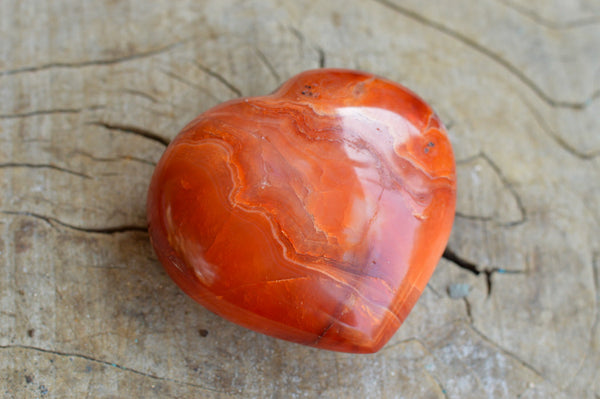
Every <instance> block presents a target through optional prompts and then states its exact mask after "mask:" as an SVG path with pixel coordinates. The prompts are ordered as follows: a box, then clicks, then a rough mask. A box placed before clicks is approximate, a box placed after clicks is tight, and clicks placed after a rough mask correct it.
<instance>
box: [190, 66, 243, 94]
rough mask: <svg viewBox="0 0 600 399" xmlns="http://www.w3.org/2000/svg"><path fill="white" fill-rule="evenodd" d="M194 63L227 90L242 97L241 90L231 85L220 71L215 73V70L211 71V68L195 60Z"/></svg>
mask: <svg viewBox="0 0 600 399" xmlns="http://www.w3.org/2000/svg"><path fill="white" fill-rule="evenodd" d="M194 65H195V66H196V67H197V68H198V69H200V70H201V71H202V72H204V73H206V74H207V75H209V76H212V77H213V78H215V79H217V80H218V81H219V82H221V83H222V84H223V85H224V86H225V87H227V88H228V89H229V90H231V91H232V92H234V93H235V94H236V95H237V96H238V97H243V94H242V91H241V90H240V89H238V88H237V87H235V86H234V85H233V83H231V82H230V81H229V80H227V79H225V77H224V76H223V75H221V74H220V73H217V72H215V71H213V70H212V69H210V68H208V67H206V66H204V65H202V64H199V63H197V62H195V63H194Z"/></svg>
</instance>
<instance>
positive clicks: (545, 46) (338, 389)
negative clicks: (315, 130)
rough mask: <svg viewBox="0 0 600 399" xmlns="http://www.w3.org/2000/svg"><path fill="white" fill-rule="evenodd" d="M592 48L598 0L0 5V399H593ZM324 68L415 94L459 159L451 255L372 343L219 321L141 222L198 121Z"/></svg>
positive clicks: (597, 198)
mask: <svg viewBox="0 0 600 399" xmlns="http://www.w3.org/2000/svg"><path fill="white" fill-rule="evenodd" d="M598 43H600V3H598V2H595V1H592V0H574V1H569V2H543V1H541V0H536V1H526V0H482V1H477V2H474V1H467V0H458V1H453V2H444V1H441V0H439V1H432V2H426V4H425V3H424V2H420V1H417V0H405V1H401V0H368V1H359V0H351V1H342V0H334V1H319V0H312V1H311V0H301V1H294V2H280V1H276V0H264V1H258V0H255V1H233V0H225V1H221V0H205V1H200V2H199V1H192V0H189V1H177V2H169V1H157V2H144V1H141V0H131V1H108V0H107V1H98V2H80V1H74V0H60V1H52V2H44V1H27V2H25V1H18V0H3V1H2V2H0V192H1V193H2V194H0V375H2V376H3V377H5V378H0V396H3V397H7V398H23V397H85V396H86V395H87V396H88V397H100V398H109V397H111V398H112V397H148V398H152V397H156V398H164V397H177V398H195V397H209V398H210V397H214V398H229V397H323V398H338V397H357V398H359V397H360V398H362V397H377V398H380V397H381V398H444V397H447V398H482V397H490V398H502V397H506V398H513V397H521V398H538V397H544V398H547V397H557V398H560V397H577V398H590V399H593V398H598V397H599V396H600V374H599V371H598V370H600V329H599V328H598V320H599V317H600V316H599V310H598V309H599V308H598V304H599V302H600V298H599V297H600V291H599V285H600V270H599V269H600V239H599V238H598V237H600V134H599V132H600V117H599V115H600V67H599V65H600V47H599V46H598ZM322 66H327V67H344V68H356V69H363V70H367V71H369V72H372V73H376V74H380V75H383V76H386V77H388V78H390V79H393V80H396V81H398V82H400V83H402V84H404V85H406V86H408V87H410V88H412V89H413V90H414V91H416V92H417V93H419V94H420V95H421V96H422V97H423V98H424V99H425V100H426V101H428V102H429V103H430V104H432V105H433V106H434V108H435V109H436V111H437V112H438V114H440V116H441V117H442V119H443V120H444V121H445V123H446V124H447V125H448V127H449V132H450V136H451V140H452V143H453V145H454V148H455V152H456V156H457V159H458V164H457V167H458V176H459V184H458V185H459V189H458V214H457V219H456V222H455V225H454V230H453V233H452V237H451V239H450V244H449V249H448V251H447V252H446V257H445V259H442V261H441V262H440V264H439V266H438V269H437V271H436V273H435V275H434V277H433V279H432V280H431V282H430V284H429V285H428V289H427V290H426V291H425V293H424V295H423V296H422V298H421V299H420V301H419V302H418V304H417V306H416V307H415V309H414V311H413V312H412V313H411V315H410V317H409V318H408V319H407V321H406V322H405V324H404V326H402V327H401V329H400V330H399V331H398V333H397V334H396V336H395V337H394V338H393V339H392V341H391V342H390V343H389V344H388V345H387V346H386V347H385V348H384V349H383V350H382V351H381V352H379V353H378V354H374V355H365V356H356V355H354V356H353V355H345V354H339V353H331V352H325V351H318V350H315V349H310V348H305V347H301V346H298V345H294V344H290V343H286V342H281V341H277V340H274V339H271V338H268V337H264V336H261V335H259V334H255V333H253V332H250V331H247V330H244V329H242V328H240V327H237V326H235V325H233V324H231V323H229V322H226V321H224V320H222V319H220V318H218V317H216V316H214V315H213V314H211V313H209V312H208V311H206V310H204V309H203V308H201V307H200V306H198V305H197V304H195V303H194V302H193V301H192V300H191V299H189V298H187V297H186V296H185V295H184V294H183V293H182V292H180V290H179V289H178V288H177V287H176V286H175V285H174V284H173V283H172V282H171V281H170V280H169V278H168V277H167V276H166V274H165V273H164V272H163V270H162V268H161V267H160V265H159V264H158V262H157V260H156V257H155V255H154V254H153V252H152V250H151V247H150V245H149V242H148V235H147V233H146V231H145V227H146V221H145V196H146V190H147V186H148V183H149V180H150V175H151V173H152V170H153V167H154V165H155V163H156V162H157V160H158V159H159V157H160V155H161V153H162V152H163V151H164V149H165V145H166V144H167V143H168V142H169V141H170V140H171V139H172V138H173V137H174V135H175V134H176V133H177V132H178V131H179V130H180V129H181V127H182V126H184V125H185V124H186V123H187V122H188V121H189V120H191V119H192V118H193V117H194V116H196V115H197V114H198V113H200V112H202V111H204V110H206V109H208V108H209V107H211V106H213V105H216V104H217V103H219V102H221V101H224V100H227V99H230V98H234V97H238V96H240V95H244V96H252V95H261V94H265V93H268V92H271V91H272V90H274V89H275V88H276V87H277V86H278V85H279V84H280V83H281V82H283V81H285V80H286V79H288V78H289V77H291V76H293V75H295V74H296V73H298V72H300V71H302V70H306V69H310V68H317V67H322ZM175 310H176V311H175Z"/></svg>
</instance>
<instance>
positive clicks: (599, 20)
mask: <svg viewBox="0 0 600 399" xmlns="http://www.w3.org/2000/svg"><path fill="white" fill-rule="evenodd" d="M496 1H498V2H499V3H502V4H503V5H505V6H506V7H508V8H510V9H512V10H514V11H516V12H517V13H519V14H521V15H522V16H524V17H526V18H528V19H530V20H531V21H533V22H535V23H537V24H538V25H541V26H543V27H545V28H547V29H551V30H565V29H574V28H584V27H587V26H592V25H597V24H600V15H592V16H589V17H585V18H579V19H575V20H572V21H568V22H563V23H560V22H555V21H551V20H549V19H547V18H544V17H542V16H540V15H539V14H537V13H536V12H534V11H532V10H529V9H527V8H526V7H523V6H521V5H519V4H517V3H514V2H512V1H509V0H496Z"/></svg>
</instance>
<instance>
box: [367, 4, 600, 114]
mask: <svg viewBox="0 0 600 399" xmlns="http://www.w3.org/2000/svg"><path fill="white" fill-rule="evenodd" d="M373 1H375V2H377V3H379V4H381V5H383V6H384V7H387V8H389V9H390V10H393V11H396V12H398V13H400V14H402V15H404V16H405V17H407V18H410V19H412V20H414V21H417V22H419V23H421V24H423V25H426V26H429V27H430V28H432V29H435V30H437V31H438V32H440V33H443V34H445V35H447V36H449V37H451V38H454V39H456V40H458V41H459V42H461V43H463V44H464V45H466V46H468V47H470V48H472V49H473V50H475V51H477V52H478V53H480V54H482V55H484V56H486V57H487V58H489V59H491V60H492V61H494V62H495V63H496V64H498V65H500V66H502V67H503V68H504V69H505V70H507V71H508V72H509V73H510V74H512V75H513V76H515V77H516V78H517V79H518V80H520V81H521V83H523V84H524V85H525V86H527V87H528V88H529V89H530V90H531V91H532V92H534V93H535V94H536V95H537V96H538V97H539V98H540V99H541V100H543V101H544V102H545V103H547V104H548V105H550V106H552V107H556V108H570V109H575V110H582V109H585V108H586V107H588V106H589V105H590V104H591V103H592V102H594V101H595V100H597V99H598V98H600V89H596V90H595V91H594V92H593V93H592V94H591V95H590V96H589V97H588V98H587V99H585V100H584V101H581V102H571V101H561V100H555V99H554V98H552V97H550V96H549V95H548V94H546V92H545V91H544V90H542V88H541V87H539V86H538V85H537V84H536V83H535V82H534V81H533V80H532V79H531V78H529V77H528V76H527V75H526V74H525V73H523V72H522V71H521V70H519V69H518V68H517V67H516V66H514V65H513V64H511V63H510V62H508V61H507V60H505V59H504V58H502V57H500V56H499V55H498V54H496V53H494V52H493V51H492V50H490V49H488V48H487V47H485V46H483V45H481V44H479V43H478V42H477V41H475V40H473V39H471V38H470V37H468V36H465V35H463V34H462V33H459V32H457V31H454V30H452V29H450V28H448V27H447V26H445V25H443V24H440V23H438V22H435V21H432V20H430V19H427V18H425V17H424V16H423V15H421V14H419V13H417V12H415V11H413V10H410V9H408V8H405V7H402V6H400V5H399V4H396V3H394V2H392V1H389V0H373Z"/></svg>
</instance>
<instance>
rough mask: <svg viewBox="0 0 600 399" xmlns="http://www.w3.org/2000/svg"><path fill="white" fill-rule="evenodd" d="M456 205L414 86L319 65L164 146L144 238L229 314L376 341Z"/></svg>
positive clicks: (325, 336) (375, 346)
mask: <svg viewBox="0 0 600 399" xmlns="http://www.w3.org/2000/svg"><path fill="white" fill-rule="evenodd" d="M455 202H456V179H455V166H454V157H453V154H452V149H451V146H450V142H449V141H448V137H447V135H446V132H445V130H444V127H443V125H442V123H441V122H440V120H439V119H438V117H437V116H436V115H435V114H434V112H433V111H432V109H431V108H430V107H429V106H428V105H427V104H426V103H425V102H424V101H423V100H421V99H420V98H418V97H417V96H416V95H415V94H413V93H412V92H410V91H409V90H407V89H406V88H404V87H402V86H400V85H398V84H396V83H394V82H391V81H389V80H386V79H383V78H380V77H377V76H374V75H371V74H367V73H364V72H358V71H350V70H340V69H320V70H314V71H308V72H304V73H301V74H300V75H297V76H296V77H294V78H292V79H290V80H289V81H287V82H286V83H285V84H283V86H281V87H280V88H279V89H278V90H277V91H275V92H274V93H273V94H271V95H268V96H263V97H253V98H242V99H237V100H233V101H229V102H226V103H223V104H221V105H218V106H216V107H215V108H212V109H210V110H208V111H206V112H205V113H203V114H201V115H200V116H198V117H197V118H196V119H195V120H194V121H192V122H191V123H190V124H189V125H188V126H187V127H185V128H184V129H183V131H182V132H181V133H180V134H179V135H178V136H177V137H176V138H175V140H174V141H173V142H172V143H171V144H170V145H169V147H168V148H167V150H166V151H165V153H164V155H163V156H162V158H161V160H160V162H159V163H158V165H157V167H156V170H155V172H154V175H153V177H152V182H151V185H150V189H149V194H148V220H149V230H150V237H151V240H152V244H153V246H154V249H155V250H156V253H157V255H158V258H159V259H160V261H161V262H162V264H163V265H164V267H165V269H166V270H167V272H168V273H169V275H170V276H171V277H172V278H173V280H175V282H176V283H177V284H178V285H179V286H180V287H181V288H182V289H183V290H184V291H185V292H186V293H187V294H188V295H190V296H191V297H192V298H194V299H195V300H196V301H198V302H199V303H201V304H202V305H204V306H205V307H206V308H208V309H209V310H211V311H213V312H215V313H217V314H219V315H221V316H223V317H225V318H226V319H229V320H231V321H233V322H235V323H237V324H239V325H242V326H244V327H247V328H250V329H252V330H255V331H259V332H261V333H264V334H268V335H271V336H274V337H277V338H282V339H286V340H289V341H293V342H298V343H302V344H305V345H311V346H315V347H319V348H324V349H330V350H336V351H344V352H356V353H365V352H375V351H377V350H379V349H380V348H381V347H382V346H383V345H384V344H385V343H386V342H387V341H388V340H389V339H390V338H391V336H392V335H393V334H394V332H395V331H396V330H397V329H398V327H399V326H400V324H401V323H402V321H403V320H404V319H405V318H406V316H407V315H408V313H409V312H410V310H411V309H412V307H413V305H414V304H415V302H416V301H417V299H418V298H419V296H420V295H421V292H422V291H423V289H424V288H425V285H426V284H427V281H428V280H429V278H430V276H431V274H432V273H433V270H434V268H435V266H436V264H437V262H438V261H439V258H440V256H441V254H442V252H443V250H444V247H445V245H446V242H447V240H448V236H449V234H450V230H451V227H452V221H453V219H454V208H455Z"/></svg>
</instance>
